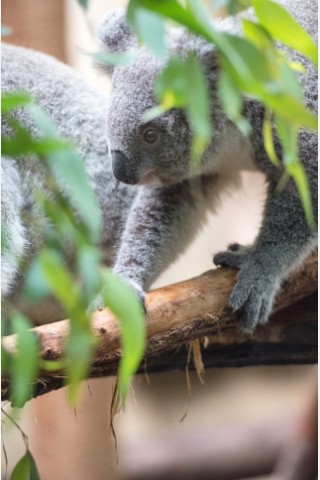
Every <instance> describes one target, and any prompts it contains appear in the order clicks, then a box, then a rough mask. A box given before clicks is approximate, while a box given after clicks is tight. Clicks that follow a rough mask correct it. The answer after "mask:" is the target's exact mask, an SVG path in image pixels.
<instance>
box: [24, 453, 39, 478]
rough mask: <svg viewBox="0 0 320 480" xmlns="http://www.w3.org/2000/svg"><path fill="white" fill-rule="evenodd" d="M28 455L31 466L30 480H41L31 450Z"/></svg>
mask: <svg viewBox="0 0 320 480" xmlns="http://www.w3.org/2000/svg"><path fill="white" fill-rule="evenodd" d="M27 455H28V459H29V465H30V480H40V475H39V472H38V468H37V465H36V462H35V460H34V458H33V456H32V454H31V452H30V450H28V451H27Z"/></svg>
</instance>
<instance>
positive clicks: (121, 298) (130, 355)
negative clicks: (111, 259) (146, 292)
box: [102, 269, 146, 406]
mask: <svg viewBox="0 0 320 480" xmlns="http://www.w3.org/2000/svg"><path fill="white" fill-rule="evenodd" d="M102 276H103V297H104V301H105V303H106V305H107V306H108V307H109V308H110V310H112V312H113V313H114V314H115V315H116V317H117V318H118V320H119V322H120V326H121V344H122V352H123V353H122V358H121V362H120V366H119V380H118V381H119V393H120V400H121V405H122V406H123V405H124V402H125V399H126V395H127V390H128V385H129V382H130V379H131V377H132V375H134V373H135V372H136V370H137V368H138V367H139V365H140V362H141V360H142V356H143V352H144V346H145V335H146V333H145V319H144V313H143V308H142V305H141V303H140V301H139V299H138V298H137V296H136V295H135V294H134V292H133V291H132V290H131V288H130V287H128V286H127V285H126V284H125V283H124V282H123V280H121V279H120V278H119V277H117V276H115V275H114V274H113V273H112V272H110V271H109V270H106V269H104V270H103V271H102Z"/></svg>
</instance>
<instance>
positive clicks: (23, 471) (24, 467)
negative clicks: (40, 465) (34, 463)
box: [11, 452, 31, 480]
mask: <svg viewBox="0 0 320 480" xmlns="http://www.w3.org/2000/svg"><path fill="white" fill-rule="evenodd" d="M30 467H31V466H30V459H29V455H28V452H26V453H25V454H24V455H23V457H22V458H20V460H19V462H18V463H17V464H16V466H15V467H14V469H13V472H12V475H11V480H30V470H31V468H30Z"/></svg>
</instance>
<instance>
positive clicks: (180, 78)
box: [155, 56, 186, 111]
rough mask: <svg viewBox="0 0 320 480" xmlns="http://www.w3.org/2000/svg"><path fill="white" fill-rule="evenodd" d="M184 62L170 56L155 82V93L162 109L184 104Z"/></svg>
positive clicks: (179, 106) (178, 106)
mask: <svg viewBox="0 0 320 480" xmlns="http://www.w3.org/2000/svg"><path fill="white" fill-rule="evenodd" d="M185 74H186V72H185V63H184V62H183V60H181V59H180V58H179V57H175V56H174V57H171V58H170V60H169V62H168V63H167V65H166V67H165V68H164V69H163V71H162V72H161V74H160V75H159V77H158V78H157V80H156V83H155V93H156V96H157V98H158V100H159V101H160V102H161V105H162V107H163V109H164V111H166V110H169V109H170V108H174V107H175V108H181V107H184V106H185V104H186V77H185Z"/></svg>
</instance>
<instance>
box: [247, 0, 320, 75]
mask: <svg viewBox="0 0 320 480" xmlns="http://www.w3.org/2000/svg"><path fill="white" fill-rule="evenodd" d="M252 5H253V7H254V9H255V12H256V15H257V17H258V19H259V22H260V24H261V25H262V26H263V27H264V28H265V29H266V30H268V32H269V33H270V34H271V35H272V37H273V38H275V39H277V40H279V41H280V42H282V43H284V44H285V45H288V46H289V47H291V48H293V49H295V50H297V51H298V52H300V53H302V54H303V55H305V56H306V57H308V58H310V60H311V61H312V62H313V63H314V64H315V65H316V66H317V65H318V51H317V46H316V44H315V42H314V41H313V39H312V38H311V37H310V35H309V34H308V33H307V32H306V31H305V30H304V29H303V28H302V27H301V26H300V25H299V24H298V23H297V22H296V20H295V19H294V18H293V17H292V16H291V15H290V13H289V12H287V10H285V8H283V7H282V6H281V5H279V4H278V3H275V2H272V1H270V0H252Z"/></svg>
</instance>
